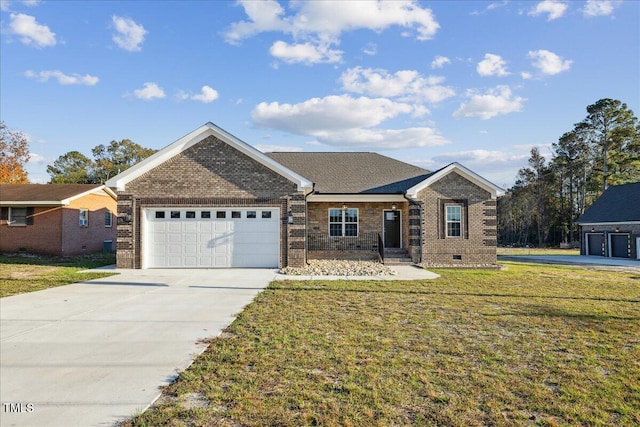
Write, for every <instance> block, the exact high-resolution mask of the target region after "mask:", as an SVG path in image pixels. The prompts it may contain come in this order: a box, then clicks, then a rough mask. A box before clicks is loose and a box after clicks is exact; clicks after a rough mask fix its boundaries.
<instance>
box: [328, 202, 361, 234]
mask: <svg viewBox="0 0 640 427" xmlns="http://www.w3.org/2000/svg"><path fill="white" fill-rule="evenodd" d="M329 235H330V236H357V235H358V209H337V208H336V209H329Z"/></svg>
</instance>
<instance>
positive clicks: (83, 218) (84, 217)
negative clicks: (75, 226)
mask: <svg viewBox="0 0 640 427" xmlns="http://www.w3.org/2000/svg"><path fill="white" fill-rule="evenodd" d="M78 212H79V213H78V223H79V224H80V227H88V226H89V210H88V209H80V210H79V211H78Z"/></svg>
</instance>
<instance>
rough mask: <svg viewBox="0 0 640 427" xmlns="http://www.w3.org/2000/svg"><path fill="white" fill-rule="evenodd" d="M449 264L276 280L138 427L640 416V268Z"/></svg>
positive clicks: (501, 422)
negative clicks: (423, 270)
mask: <svg viewBox="0 0 640 427" xmlns="http://www.w3.org/2000/svg"><path fill="white" fill-rule="evenodd" d="M438 273H440V274H441V275H442V277H441V278H440V279H437V280H433V281H416V282H373V281H371V282H366V281H365V282H360V281H358V282H346V281H335V282H333V281H314V282H296V281H286V282H275V283H272V284H271V285H270V287H269V288H268V289H267V290H266V291H264V292H263V293H262V294H260V295H259V296H258V297H257V298H256V300H255V301H254V303H252V304H251V305H250V306H249V307H247V309H246V310H245V311H244V312H243V313H242V314H241V315H240V316H239V317H238V319H237V320H236V321H235V322H234V323H233V324H232V325H231V326H230V327H229V328H228V329H227V331H226V332H225V334H224V335H223V336H221V337H220V338H218V339H215V340H212V343H211V345H210V347H209V349H208V350H207V351H206V352H205V353H203V354H202V355H201V356H200V357H199V358H198V359H197V360H196V361H195V362H194V364H193V365H192V366H191V367H190V368H189V369H188V370H186V371H185V372H183V373H181V374H180V376H179V378H178V380H177V381H175V382H174V383H173V384H172V385H170V386H169V387H167V388H166V390H165V394H164V395H165V399H164V400H163V401H161V403H159V404H158V405H157V406H155V407H154V408H152V409H150V410H148V411H146V412H145V413H143V414H141V415H139V416H137V417H136V418H134V419H133V420H131V421H130V422H128V423H126V424H125V425H128V426H156V425H170V426H204V425H212V426H213V425H221V426H245V425H246V426H272V425H282V426H300V425H325V426H390V425H455V426H483V425H495V426H508V425H543V426H560V425H637V424H639V423H640V415H639V414H640V275H639V274H634V273H619V272H608V271H593V270H583V269H579V268H566V267H556V266H538V265H535V266H534V265H526V264H515V263H511V264H508V269H506V270H504V271H479V270H470V271H452V270H443V271H438ZM193 396H197V399H196V400H197V402H198V404H196V405H194V404H190V403H189V402H192V401H193Z"/></svg>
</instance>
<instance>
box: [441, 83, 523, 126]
mask: <svg viewBox="0 0 640 427" xmlns="http://www.w3.org/2000/svg"><path fill="white" fill-rule="evenodd" d="M524 101H526V99H524V98H521V97H519V96H517V97H513V96H512V93H511V89H509V87H508V86H497V87H495V88H493V89H489V90H488V91H487V92H486V93H484V94H481V93H478V92H477V91H475V90H469V91H467V101H466V102H463V103H462V105H460V108H458V109H457V110H456V111H455V112H454V113H453V118H455V119H460V118H472V117H477V118H479V119H482V120H487V119H490V118H492V117H495V116H497V115H499V114H509V113H514V112H518V111H522V107H523V103H524Z"/></svg>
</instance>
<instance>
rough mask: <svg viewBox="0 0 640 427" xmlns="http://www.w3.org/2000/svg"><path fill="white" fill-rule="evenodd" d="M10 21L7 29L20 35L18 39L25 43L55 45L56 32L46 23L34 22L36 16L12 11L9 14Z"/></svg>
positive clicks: (41, 45)
mask: <svg viewBox="0 0 640 427" xmlns="http://www.w3.org/2000/svg"><path fill="white" fill-rule="evenodd" d="M9 16H10V18H11V23H10V24H9V30H10V31H11V33H13V34H16V35H18V36H20V37H21V39H20V41H21V42H22V43H23V44H26V45H33V46H35V47H38V48H41V47H47V46H55V44H56V33H54V32H52V31H51V30H50V29H49V27H47V26H46V25H42V24H39V23H38V22H36V18H34V17H33V16H31V15H25V14H23V13H12V14H11V15H9Z"/></svg>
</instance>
